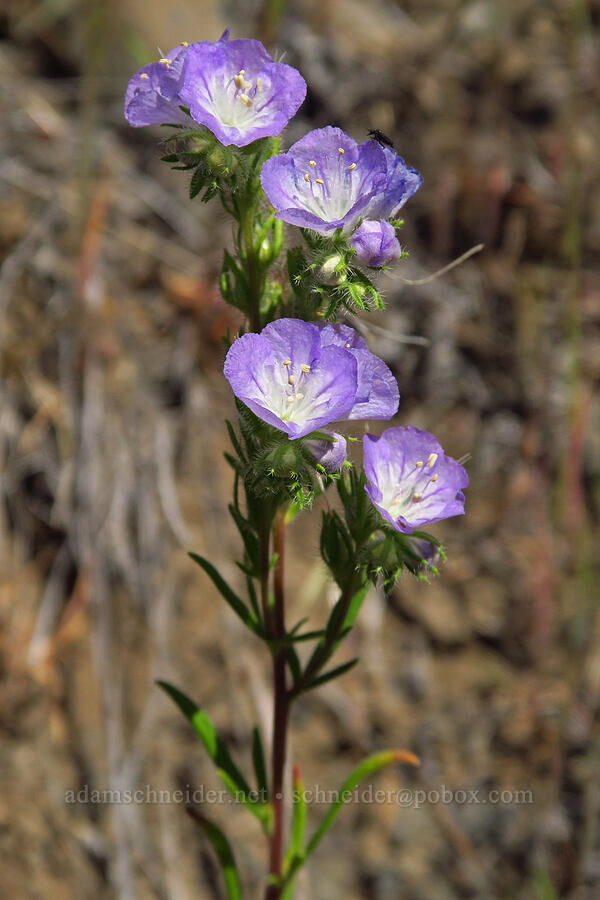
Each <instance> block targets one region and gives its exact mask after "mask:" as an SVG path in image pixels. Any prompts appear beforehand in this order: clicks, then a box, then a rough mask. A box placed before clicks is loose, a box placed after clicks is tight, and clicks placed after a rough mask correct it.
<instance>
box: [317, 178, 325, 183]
mask: <svg viewBox="0 0 600 900" xmlns="http://www.w3.org/2000/svg"><path fill="white" fill-rule="evenodd" d="M315 181H316V182H317V184H325V182H324V181H323V179H322V178H315Z"/></svg>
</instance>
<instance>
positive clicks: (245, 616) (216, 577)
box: [188, 551, 261, 634]
mask: <svg viewBox="0 0 600 900" xmlns="http://www.w3.org/2000/svg"><path fill="white" fill-rule="evenodd" d="M188 556H189V557H190V559H193V560H194V562H195V563H198V565H199V566H200V567H201V568H202V569H204V571H205V572H206V574H207V575H208V577H209V578H210V579H211V581H212V583H213V584H214V586H215V587H216V588H217V590H218V591H219V592H220V594H221V596H222V597H223V599H224V600H225V601H226V602H227V603H228V604H229V605H230V607H231V608H232V610H233V611H234V612H235V613H236V614H237V615H238V616H239V617H240V619H241V620H242V622H243V623H244V625H247V626H248V628H250V629H251V630H252V631H253V632H254V633H255V634H260V633H261V628H260V623H259V622H258V620H257V619H256V617H255V616H254V614H253V613H252V612H251V611H250V610H249V609H248V607H247V606H246V604H245V603H244V602H243V600H240V598H239V597H238V596H237V594H234V592H233V591H232V590H231V588H230V587H229V585H228V584H227V582H226V581H225V579H224V578H223V577H222V576H221V575H220V574H219V572H218V571H217V570H216V569H215V567H214V566H213V565H212V563H209V561H208V560H207V559H204V557H203V556H199V555H198V554H197V553H192V552H191V551H190V552H189V553H188Z"/></svg>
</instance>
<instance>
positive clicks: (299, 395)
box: [296, 392, 304, 400]
mask: <svg viewBox="0 0 600 900" xmlns="http://www.w3.org/2000/svg"><path fill="white" fill-rule="evenodd" d="M303 398H304V394H303V393H302V392H300V393H299V394H296V400H302V399H303Z"/></svg>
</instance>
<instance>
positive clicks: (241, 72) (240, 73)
mask: <svg viewBox="0 0 600 900" xmlns="http://www.w3.org/2000/svg"><path fill="white" fill-rule="evenodd" d="M238 74H239V75H245V74H246V70H245V69H240V71H239V73H238Z"/></svg>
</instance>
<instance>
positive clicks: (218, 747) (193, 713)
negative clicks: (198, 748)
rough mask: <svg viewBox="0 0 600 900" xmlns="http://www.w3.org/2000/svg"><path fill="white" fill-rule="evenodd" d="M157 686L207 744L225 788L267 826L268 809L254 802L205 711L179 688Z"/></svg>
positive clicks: (167, 683) (247, 785)
mask: <svg viewBox="0 0 600 900" xmlns="http://www.w3.org/2000/svg"><path fill="white" fill-rule="evenodd" d="M156 683H157V684H158V686H159V687H161V688H162V689H163V691H164V692H165V693H166V694H168V695H169V697H170V698H171V699H172V700H173V701H174V702H175V704H176V705H177V706H178V707H179V709H180V710H181V712H182V713H183V714H184V716H185V717H186V719H188V721H189V722H190V723H191V725H192V728H193V729H194V731H195V732H196V734H197V735H198V737H199V738H200V740H201V741H202V743H203V744H204V747H205V749H206V752H207V753H208V755H209V756H210V758H211V759H212V761H213V763H214V764H215V766H216V769H217V772H218V773H219V777H220V778H221V780H222V781H223V782H224V784H225V786H226V787H227V788H229V790H230V791H231V793H232V794H233V795H234V796H235V797H236V799H239V800H240V802H242V803H243V804H244V806H246V807H247V809H249V810H250V812H252V813H254V815H255V816H256V817H257V819H258V820H259V821H260V822H262V823H263V825H264V824H265V823H266V822H267V820H268V817H269V810H268V807H267V806H266V805H265V804H264V803H259V802H258V801H257V800H256V799H254V798H253V792H252V789H251V787H250V785H249V784H248V782H247V781H246V779H245V778H244V776H243V775H242V773H241V772H240V770H239V769H238V767H237V766H236V764H235V763H234V761H233V760H232V758H231V756H230V755H229V751H228V749H227V747H226V746H225V744H224V742H223V741H222V740H221V738H220V737H219V735H218V733H217V730H216V728H215V726H214V725H213V723H212V722H211V720H210V719H209V717H208V716H207V714H206V713H205V712H204V710H203V709H201V708H200V707H199V706H198V705H197V704H196V703H194V701H193V700H191V699H190V698H189V697H188V696H187V695H186V694H184V693H183V691H180V690H179V688H176V687H175V686H174V685H172V684H169V682H168V681H157V682H156Z"/></svg>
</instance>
